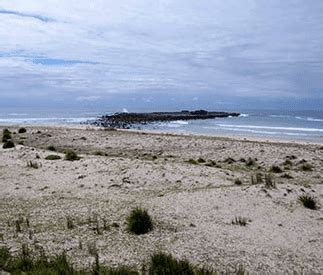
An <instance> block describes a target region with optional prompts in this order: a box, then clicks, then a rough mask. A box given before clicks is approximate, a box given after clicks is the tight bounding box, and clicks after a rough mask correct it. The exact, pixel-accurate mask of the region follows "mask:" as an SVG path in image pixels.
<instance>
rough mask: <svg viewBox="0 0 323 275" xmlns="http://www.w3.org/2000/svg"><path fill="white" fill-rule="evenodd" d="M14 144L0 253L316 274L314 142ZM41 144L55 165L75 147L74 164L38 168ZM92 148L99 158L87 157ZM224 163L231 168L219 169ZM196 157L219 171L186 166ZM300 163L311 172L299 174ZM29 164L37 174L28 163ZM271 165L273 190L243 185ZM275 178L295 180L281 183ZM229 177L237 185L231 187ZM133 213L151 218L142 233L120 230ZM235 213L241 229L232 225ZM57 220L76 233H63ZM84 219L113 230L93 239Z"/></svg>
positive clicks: (117, 137) (140, 138) (104, 136)
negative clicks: (18, 223)
mask: <svg viewBox="0 0 323 275" xmlns="http://www.w3.org/2000/svg"><path fill="white" fill-rule="evenodd" d="M0 128H1V127H0ZM3 128H4V127H2V128H1V129H0V130H2V129H3ZM9 128H10V129H11V130H12V131H13V130H16V131H17V127H9ZM37 131H41V133H37ZM14 136H15V141H16V143H18V142H19V141H23V142H24V145H18V146H16V148H14V149H6V150H4V149H2V148H1V149H0V190H1V191H0V246H3V245H5V246H8V247H9V248H10V249H11V252H13V253H15V252H17V251H18V250H19V249H20V247H21V244H22V243H27V244H29V245H30V247H32V248H36V249H37V248H38V249H40V248H42V249H44V250H45V251H46V252H47V253H50V254H55V253H59V252H61V251H62V250H66V251H67V253H68V255H69V256H70V258H71V260H72V261H73V262H74V263H76V264H77V265H79V266H87V265H89V264H90V263H91V262H92V261H93V257H91V256H90V255H89V252H88V246H90V244H91V243H93V242H96V247H97V249H98V251H99V255H100V259H101V261H102V262H103V263H105V264H107V265H114V266H117V265H129V266H133V267H137V268H139V267H140V264H141V263H142V261H144V260H147V259H148V258H149V255H151V254H152V253H153V252H155V251H165V252H169V253H171V254H173V255H174V256H176V257H178V258H186V259H188V260H190V261H191V262H192V263H194V264H196V265H199V266H205V265H206V266H210V267H212V268H215V269H216V270H218V271H223V270H227V269H228V268H233V267H235V266H237V265H239V264H242V265H243V266H244V268H245V269H246V270H247V271H249V272H250V273H252V274H255V273H258V274H265V273H292V272H293V271H296V272H299V273H300V272H306V273H310V272H316V273H321V274H322V273H323V262H322V259H323V211H322V206H323V178H322V162H323V149H322V145H314V144H312V145H310V144H308V145H304V144H296V143H293V144H291V143H277V142H272V143H270V142H256V141H243V140H232V139H227V138H214V137H199V136H180V135H165V134H143V133H136V132H132V131H103V130H101V129H98V128H94V127H88V126H69V127H63V126H48V127H45V126H30V127H27V133H26V134H16V135H14ZM49 145H53V146H55V147H56V148H57V150H58V151H60V152H61V153H58V155H60V156H62V157H63V156H64V154H63V153H62V152H63V151H64V150H65V149H74V150H75V151H77V152H78V153H79V154H80V155H81V156H82V159H81V160H79V161H75V162H69V161H65V160H63V159H62V160H56V161H49V160H45V157H46V156H48V155H49V154H53V152H50V151H48V150H47V149H46V148H47V147H48V146H49ZM1 147H2V146H1ZM98 150H100V151H102V152H104V153H106V154H107V156H95V155H94V154H93V153H94V152H95V151H98ZM291 155H295V156H296V157H297V159H296V160H292V162H293V165H292V166H291V168H290V170H287V168H286V169H285V168H284V166H283V165H282V163H283V162H284V161H285V159H286V156H291ZM37 156H38V157H39V158H37ZM228 157H231V158H233V159H234V160H235V161H236V162H233V163H232V164H229V163H224V162H223V161H224V160H225V159H227V158H228ZM249 157H251V158H257V159H258V161H257V165H256V166H255V167H247V166H246V165H245V163H243V162H240V161H239V159H241V158H245V159H248V158H249ZM198 158H203V159H205V160H214V161H215V162H216V163H217V165H218V166H217V167H208V166H205V164H203V163H202V164H198V165H194V164H190V163H188V162H187V161H188V160H189V159H195V160H197V159H198ZM302 159H305V160H306V161H307V162H308V163H310V164H311V165H312V166H313V171H302V170H301V169H300V167H301V165H300V164H298V162H299V161H301V160H302ZM30 160H32V161H34V162H36V163H38V164H39V166H41V167H40V168H39V169H33V168H29V167H27V165H26V163H27V161H30ZM274 164H277V165H279V166H280V167H281V168H283V169H284V170H285V171H284V172H283V173H282V174H274V177H275V181H276V185H277V188H274V189H267V188H265V187H264V184H256V185H251V181H250V178H251V175H253V174H255V173H257V172H261V173H263V174H265V173H267V172H268V170H269V168H270V166H271V165H274ZM258 165H259V166H260V168H257V167H258ZM284 173H288V174H289V175H291V176H292V177H293V178H292V179H286V178H282V177H281V175H283V174H284ZM236 178H240V179H241V180H242V182H243V185H242V186H237V185H235V184H234V180H235V179H236ZM301 194H310V195H311V196H313V197H314V198H315V199H316V201H317V202H318V205H319V206H320V208H319V209H318V210H310V209H306V208H304V207H303V206H302V205H301V204H300V203H299V202H298V200H297V198H298V196H299V195H301ZM136 206H142V207H144V208H146V209H147V210H149V213H150V214H151V216H152V217H153V219H154V221H155V229H154V231H152V232H151V233H149V234H146V235H142V236H134V235H131V234H129V233H128V232H127V231H126V226H125V218H126V216H127V215H128V213H129V212H130V211H131V209H132V208H133V207H136ZM19 216H21V217H24V218H25V217H28V218H29V220H30V228H27V226H26V224H25V223H24V224H23V225H22V232H21V233H16V232H15V231H16V230H15V220H16V219H18V218H19ZM238 216H242V217H245V218H247V219H248V224H247V225H246V226H239V225H232V223H231V221H232V220H233V219H234V218H235V217H238ZM67 217H71V218H72V219H73V220H74V223H75V225H76V228H75V229H72V230H68V229H67V228H66V218H67ZM96 217H97V218H96ZM91 219H92V220H96V219H98V220H99V224H100V227H103V220H106V223H107V224H109V225H112V224H113V223H118V224H119V225H120V227H119V228H115V227H110V229H109V230H105V231H103V232H102V234H97V232H95V230H93V228H95V227H96V225H95V223H90V222H89V220H91ZM1 235H2V236H3V240H1ZM80 243H81V244H82V246H83V247H82V248H80V247H79V246H80Z"/></svg>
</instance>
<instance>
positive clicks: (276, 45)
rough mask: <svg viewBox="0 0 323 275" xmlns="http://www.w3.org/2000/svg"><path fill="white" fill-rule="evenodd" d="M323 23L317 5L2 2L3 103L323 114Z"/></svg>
mask: <svg viewBox="0 0 323 275" xmlns="http://www.w3.org/2000/svg"><path fill="white" fill-rule="evenodd" d="M322 14H323V2H322V1H319V0H309V1H306V2H304V1H301V0H286V1H278V0H273V1H265V0H260V1H254V0H246V1H234V0H228V1H225V2H223V1H220V0H214V1H206V0H201V1H193V0H177V1H166V0H159V1H153V0H143V1H140V2H136V3H135V2H133V1H130V0H120V1H112V0H107V1H99V0H95V1H92V2H91V3H90V4H89V2H88V1H85V0H80V1H62V0H51V1H49V2H46V3H40V2H38V1H33V0H31V1H22V0H10V1H9V0H3V1H2V2H1V5H0V98H3V99H4V98H10V99H11V100H14V99H15V98H16V99H18V98H22V97H25V96H37V97H38V98H44V99H46V98H48V99H64V98H65V99H66V100H71V101H73V100H74V101H75V102H80V99H100V100H105V99H106V100H107V101H111V100H112V98H113V99H114V100H115V99H116V98H117V97H120V98H121V97H127V98H128V99H129V102H131V100H130V98H149V101H150V103H152V104H158V102H162V101H163V100H164V98H165V97H169V96H171V97H172V98H174V100H175V101H176V100H178V102H182V103H183V102H185V100H186V101H187V102H190V103H188V104H191V103H192V102H196V103H201V104H202V103H203V102H205V100H204V101H203V99H207V98H210V99H214V98H216V99H217V101H218V102H222V103H223V102H224V103H225V104H228V105H230V102H235V101H236V100H237V99H239V100H240V102H244V101H246V102H247V101H248V102H249V101H252V102H257V100H259V102H260V103H261V104H262V105H263V106H265V105H266V102H269V101H273V102H274V101H275V102H276V101H280V100H285V101H286V102H288V101H290V100H297V101H302V100H306V102H313V100H314V101H316V102H319V103H318V104H322V103H323V79H322V77H321V76H322V75H323V47H322V46H323V33H322V29H323V21H322V19H321V17H322ZM35 19H36V20H35ZM48 22H50V24H48ZM192 98H199V100H194V101H193V100H192ZM81 101H86V100H81ZM206 101H207V100H206ZM320 106H321V107H322V105H320Z"/></svg>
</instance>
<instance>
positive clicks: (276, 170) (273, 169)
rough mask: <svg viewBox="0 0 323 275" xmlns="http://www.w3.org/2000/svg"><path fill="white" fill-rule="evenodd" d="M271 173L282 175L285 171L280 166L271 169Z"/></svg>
mask: <svg viewBox="0 0 323 275" xmlns="http://www.w3.org/2000/svg"><path fill="white" fill-rule="evenodd" d="M270 172H272V173H282V172H283V170H282V169H281V168H280V167H279V166H278V165H273V166H271V167H270Z"/></svg>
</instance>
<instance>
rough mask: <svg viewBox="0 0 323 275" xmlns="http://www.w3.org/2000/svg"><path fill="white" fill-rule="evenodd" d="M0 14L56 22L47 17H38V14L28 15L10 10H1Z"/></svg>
mask: <svg viewBox="0 0 323 275" xmlns="http://www.w3.org/2000/svg"><path fill="white" fill-rule="evenodd" d="M0 14H8V15H14V16H18V17H27V18H31V19H36V20H40V21H42V22H54V21H55V20H54V19H52V18H49V17H46V16H41V15H36V14H28V13H21V12H17V11H10V10H1V9H0Z"/></svg>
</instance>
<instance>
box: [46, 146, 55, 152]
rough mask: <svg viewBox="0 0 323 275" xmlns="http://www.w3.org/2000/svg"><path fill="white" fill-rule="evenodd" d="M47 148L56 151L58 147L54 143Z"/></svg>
mask: <svg viewBox="0 0 323 275" xmlns="http://www.w3.org/2000/svg"><path fill="white" fill-rule="evenodd" d="M47 150H49V151H53V152H56V148H55V147H54V146H53V145H50V146H48V147H47Z"/></svg>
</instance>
